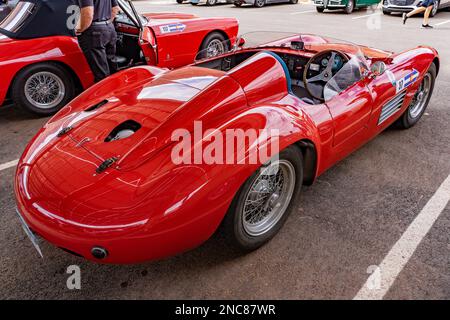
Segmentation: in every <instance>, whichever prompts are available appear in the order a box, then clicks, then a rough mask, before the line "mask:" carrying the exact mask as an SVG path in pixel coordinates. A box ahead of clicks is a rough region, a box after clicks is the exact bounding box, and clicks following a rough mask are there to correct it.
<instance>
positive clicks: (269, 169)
mask: <svg viewBox="0 0 450 320" xmlns="http://www.w3.org/2000/svg"><path fill="white" fill-rule="evenodd" d="M302 182H303V165H302V153H301V151H300V150H299V148H297V147H296V146H292V147H290V148H288V149H286V150H284V151H283V152H281V153H280V155H279V158H278V159H277V160H272V161H271V162H270V163H269V164H267V165H264V166H262V167H261V168H260V169H258V170H257V171H256V172H255V173H254V174H253V175H252V176H251V177H250V178H249V179H248V180H247V181H246V182H245V183H244V185H243V186H242V187H241V189H240V190H239V192H238V193H237V195H236V196H235V199H234V200H233V203H232V204H231V207H230V209H229V211H228V213H227V216H226V217H225V220H224V223H223V227H224V232H225V234H226V236H227V237H228V238H229V239H230V240H231V242H232V243H233V244H234V245H236V246H237V247H238V248H240V249H244V250H254V249H257V248H258V247H260V246H262V245H263V244H264V243H266V242H267V241H269V240H270V239H271V238H272V237H273V236H275V234H276V233H277V232H278V231H279V230H280V228H281V227H282V226H283V224H284V222H285V221H286V219H287V217H288V216H289V214H290V212H291V211H292V209H293V207H294V203H295V200H296V199H297V198H298V195H299V192H300V189H301V185H302Z"/></svg>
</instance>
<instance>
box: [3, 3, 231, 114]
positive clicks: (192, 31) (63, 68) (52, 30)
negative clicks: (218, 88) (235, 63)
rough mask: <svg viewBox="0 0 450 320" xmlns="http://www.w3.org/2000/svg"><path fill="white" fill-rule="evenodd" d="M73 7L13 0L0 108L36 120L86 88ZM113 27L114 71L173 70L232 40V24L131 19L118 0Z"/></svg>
mask: <svg viewBox="0 0 450 320" xmlns="http://www.w3.org/2000/svg"><path fill="white" fill-rule="evenodd" d="M74 3H76V1H75V0H21V1H20V2H19V3H18V4H17V6H16V7H15V9H14V10H13V11H12V12H11V14H10V15H9V16H8V17H7V18H6V19H5V20H4V21H3V22H2V23H1V24H0V52H1V53H2V54H1V56H0V74H1V81H0V106H1V105H3V104H4V102H5V99H7V100H12V101H13V102H15V103H16V104H17V105H19V106H21V107H23V108H25V109H26V110H28V111H31V112H33V113H36V114H39V115H50V114H54V113H55V112H56V111H58V110H59V109H61V108H62V107H63V106H64V105H66V104H67V103H68V102H69V101H70V100H72V99H73V98H74V97H75V96H76V95H77V94H78V93H80V92H81V91H83V90H85V89H87V88H88V87H90V86H91V85H92V84H93V76H92V73H91V70H90V68H89V66H88V64H87V61H86V59H85V57H84V55H83V53H82V51H81V49H80V47H79V45H78V42H77V39H76V38H75V34H74V27H75V24H76V13H77V10H79V9H78V7H77V6H76V5H75V4H74ZM119 5H120V7H121V11H122V12H121V13H120V14H119V16H118V17H117V18H116V20H115V25H116V29H117V32H118V43H117V57H116V63H117V64H118V67H119V69H124V68H128V67H132V66H136V65H155V66H158V67H161V68H177V67H180V66H184V65H187V64H190V63H193V62H194V58H195V56H196V55H197V53H198V52H199V51H202V50H205V49H208V50H207V52H208V53H207V54H209V55H214V54H218V53H223V52H226V51H227V49H228V48H230V47H231V46H232V45H233V44H234V41H235V39H236V37H237V34H238V28H239V26H238V22H237V20H236V19H233V18H205V19H203V18H198V17H196V16H193V15H188V14H176V13H157V14H152V13H148V14H144V15H139V14H138V13H137V12H136V10H135V8H134V7H133V4H132V2H131V1H125V0H119Z"/></svg>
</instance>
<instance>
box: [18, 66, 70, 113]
mask: <svg viewBox="0 0 450 320" xmlns="http://www.w3.org/2000/svg"><path fill="white" fill-rule="evenodd" d="M24 92H25V98H26V99H27V100H28V102H29V103H31V104H32V105H34V106H36V107H37V108H41V109H51V108H54V107H56V106H57V105H59V104H60V103H61V101H62V100H63V99H64V96H65V94H66V88H65V86H64V82H63V81H62V79H61V78H60V77H58V76H57V75H56V74H54V73H51V72H47V71H42V72H38V73H35V74H33V75H32V76H30V77H29V78H28V79H27V81H26V82H25V88H24Z"/></svg>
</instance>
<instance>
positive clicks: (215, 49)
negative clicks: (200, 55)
mask: <svg viewBox="0 0 450 320" xmlns="http://www.w3.org/2000/svg"><path fill="white" fill-rule="evenodd" d="M223 53H225V44H224V43H223V42H222V41H220V40H219V39H214V40H211V42H210V43H208V46H207V47H206V58H213V57H216V56H218V55H221V54H223Z"/></svg>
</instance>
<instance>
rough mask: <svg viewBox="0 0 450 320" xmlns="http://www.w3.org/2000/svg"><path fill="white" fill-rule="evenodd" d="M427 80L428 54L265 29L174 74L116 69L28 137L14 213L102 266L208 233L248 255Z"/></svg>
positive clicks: (423, 99) (152, 254)
mask: <svg viewBox="0 0 450 320" xmlns="http://www.w3.org/2000/svg"><path fill="white" fill-rule="evenodd" d="M201 56H202V57H204V55H201ZM438 72H439V57H438V54H437V52H436V50H434V49H433V48H429V47H417V48H415V49H412V50H409V51H405V52H402V53H398V54H394V53H391V52H386V51H381V50H377V49H373V48H368V47H364V46H356V45H352V44H349V43H346V42H341V41H336V40H331V39H327V38H324V37H319V36H314V35H299V34H285V33H274V34H271V33H267V32H265V33H261V34H249V35H246V36H244V37H243V38H242V39H240V40H238V45H236V46H235V47H234V48H233V49H232V50H231V51H230V52H228V53H226V54H223V55H221V56H219V57H215V58H209V59H201V60H200V61H197V62H196V63H194V64H193V65H191V66H187V67H183V68H180V69H177V70H172V71H169V70H164V69H160V68H157V67H151V66H140V67H135V68H131V69H128V70H125V71H123V72H120V73H118V74H115V75H113V76H111V77H110V78H109V79H106V80H105V81H103V82H102V83H100V84H96V85H94V86H93V87H91V88H89V89H88V90H87V91H85V92H84V93H83V94H81V95H80V96H79V97H77V98H76V99H74V100H73V101H72V102H71V103H70V104H69V105H67V106H66V107H64V108H63V109H62V110H61V111H60V112H59V113H58V114H56V115H55V116H54V117H53V118H52V119H51V120H50V121H49V122H48V123H47V124H46V125H45V126H44V127H43V128H42V129H41V130H40V131H39V132H38V134H37V135H36V136H35V137H34V139H33V140H32V141H31V142H30V144H29V145H28V147H27V148H26V150H25V152H24V154H23V155H22V157H21V159H20V162H19V165H18V169H17V173H16V177H15V194H16V198H17V205H18V213H19V217H20V219H21V220H22V221H23V224H24V227H25V230H27V232H28V234H29V235H30V237H31V239H32V240H33V242H34V243H35V244H36V246H37V248H39V246H38V242H37V240H36V235H38V237H39V238H40V237H42V238H44V239H46V240H48V241H49V242H51V243H53V244H55V245H56V246H58V247H60V248H63V249H65V250H66V251H69V252H71V253H74V254H76V255H79V256H82V257H84V258H86V259H90V260H93V261H97V262H104V263H134V262H140V261H145V260H151V259H159V258H162V257H166V256H170V255H174V254H177V253H179V252H183V251H186V250H189V249H191V248H194V247H196V246H198V245H200V244H201V243H202V242H204V241H205V240H207V239H208V238H209V237H210V236H211V235H212V234H213V233H214V232H216V230H217V229H218V228H219V226H221V228H220V230H221V232H224V233H225V235H226V238H227V239H229V240H230V243H232V244H234V245H236V246H237V247H239V248H241V249H244V250H254V249H256V248H258V247H260V246H261V245H263V244H264V243H266V242H267V241H269V240H270V239H271V238H272V237H273V236H274V235H275V234H276V233H277V232H278V231H279V230H280V228H281V227H282V225H283V223H284V222H285V221H286V218H287V216H288V214H289V213H290V212H291V211H292V210H293V207H294V205H295V203H296V200H297V197H298V195H299V192H300V189H301V187H302V185H310V184H312V183H313V182H314V180H315V179H316V178H317V177H318V176H320V175H321V174H322V173H323V172H324V171H325V170H327V169H328V168H330V167H331V166H332V165H333V164H335V163H336V162H338V161H339V160H341V159H343V158H344V157H345V156H347V155H348V154H350V153H351V152H352V151H355V150H356V149H358V148H359V147H360V146H361V145H363V144H364V143H366V142H367V141H369V140H370V139H372V138H374V137H375V136H376V135H378V134H379V133H380V132H382V131H383V130H385V129H386V128H387V127H389V126H391V125H393V124H395V125H397V126H399V127H401V128H405V129H406V128H409V127H412V126H413V125H415V124H416V123H417V122H418V121H419V119H420V118H421V117H422V115H423V114H424V112H425V110H426V108H427V106H428V103H429V101H430V98H431V95H432V92H433V88H434V84H435V79H436V76H437V74H438ZM255 155H256V157H255Z"/></svg>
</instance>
